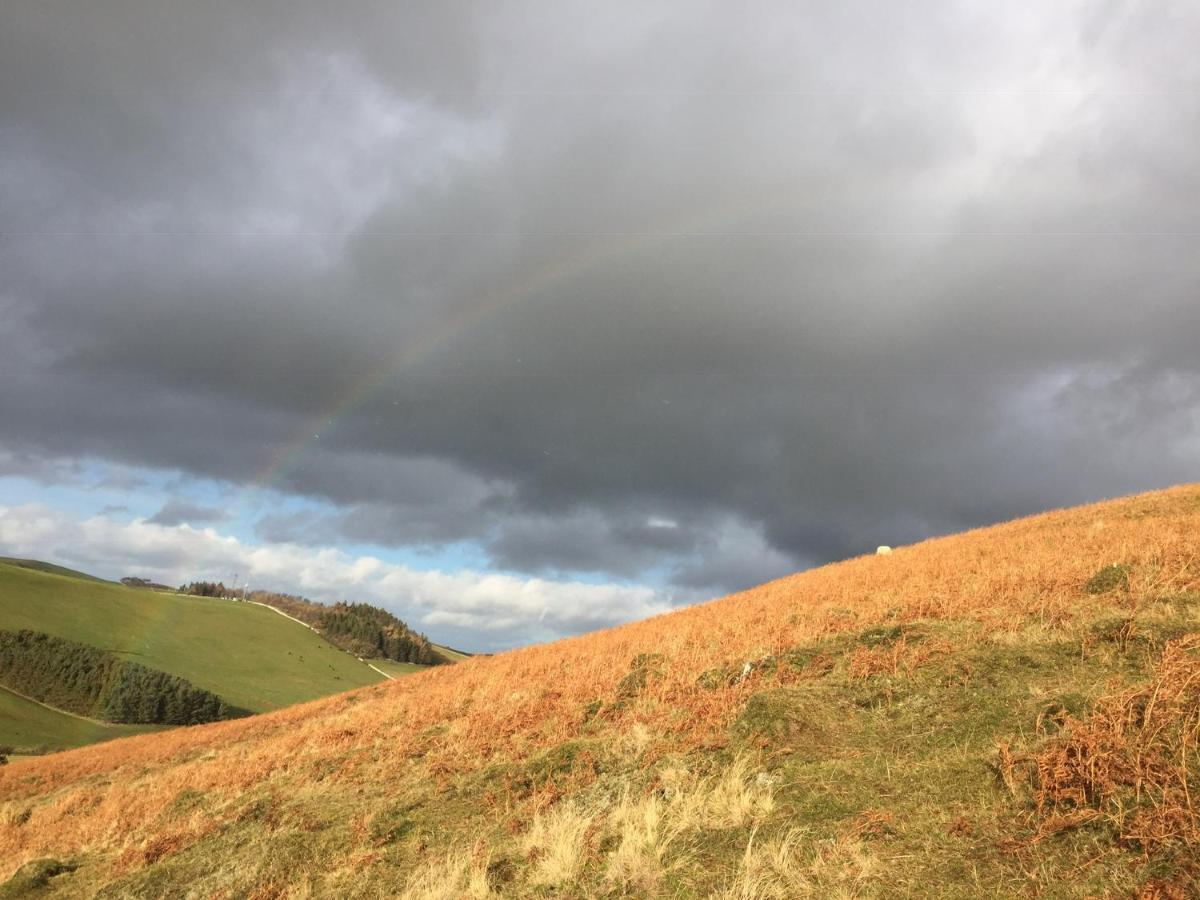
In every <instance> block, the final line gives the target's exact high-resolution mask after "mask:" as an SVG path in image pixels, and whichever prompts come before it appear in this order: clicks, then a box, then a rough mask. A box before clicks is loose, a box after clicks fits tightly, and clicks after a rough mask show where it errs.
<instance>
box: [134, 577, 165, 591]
mask: <svg viewBox="0 0 1200 900" xmlns="http://www.w3.org/2000/svg"><path fill="white" fill-rule="evenodd" d="M121 584H123V585H125V587H131V588H147V589H149V590H154V591H169V590H172V588H171V587H170V586H169V585H166V584H159V583H158V582H157V581H151V580H150V579H149V578H138V577H137V576H135V575H129V576H127V577H125V578H122V579H121Z"/></svg>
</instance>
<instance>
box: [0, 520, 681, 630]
mask: <svg viewBox="0 0 1200 900" xmlns="http://www.w3.org/2000/svg"><path fill="white" fill-rule="evenodd" d="M0 553H3V554H5V555H10V556H20V557H31V558H37V559H46V560H51V561H53V562H56V563H63V564H66V565H70V566H77V567H79V568H81V569H83V570H85V571H90V572H94V573H97V574H103V575H111V576H113V577H118V576H121V575H126V574H137V575H140V576H142V577H149V578H152V579H153V580H156V581H162V582H165V583H168V584H177V583H180V582H184V581H189V580H199V579H204V580H223V581H225V582H226V583H229V582H230V581H231V579H232V576H233V574H234V573H238V575H239V576H240V577H239V581H243V580H248V581H249V583H250V585H251V588H254V587H261V588H264V589H271V590H279V591H287V592H292V593H299V594H303V595H305V596H308V597H313V598H315V599H322V600H335V599H349V600H360V601H366V602H371V603H376V604H380V605H382V606H384V607H387V608H388V609H390V610H392V611H394V612H395V613H396V614H397V615H399V616H400V617H401V618H404V619H405V620H406V621H408V622H410V624H412V625H414V626H415V627H417V628H419V629H427V630H428V631H429V632H431V633H432V635H433V636H434V637H435V638H438V639H441V640H445V641H447V642H454V641H463V640H464V639H465V642H467V643H470V644H471V646H470V647H468V649H494V648H502V647H507V646H512V645H516V644H525V643H530V642H533V641H540V640H550V639H554V638H556V637H562V636H565V635H569V634H575V633H579V632H582V631H587V630H591V629H595V628H603V627H607V626H611V625H616V624H619V623H621V622H625V621H630V620H633V619H639V618H644V617H646V616H650V615H654V614H656V613H660V612H664V611H665V610H667V609H669V608H670V604H669V602H668V599H667V597H666V596H665V595H664V594H662V593H661V592H660V591H657V590H655V589H654V588H650V587H640V586H632V587H630V586H621V585H608V584H587V583H583V582H578V581H555V580H548V579H542V578H518V577H514V576H512V575H506V574H496V573H484V572H474V571H459V572H440V571H421V570H418V569H413V568H410V567H408V566H403V565H397V564H394V563H388V562H384V561H383V560H380V559H376V558H374V557H369V556H364V557H354V556H350V555H349V554H347V553H345V552H343V551H341V550H337V549H334V548H325V549H313V548H310V547H301V546H298V545H296V544H287V543H270V544H261V545H257V546H255V545H249V544H246V543H243V542H241V541H239V540H238V539H237V538H234V537H230V536H227V535H221V534H219V533H217V531H216V530H214V529H212V528H202V529H200V528H193V527H192V526H190V525H186V524H183V525H174V526H167V525H160V524H155V523H153V522H150V521H147V520H144V519H139V520H135V521H133V522H122V521H118V520H116V519H112V518H108V517H105V516H94V517H92V518H88V519H85V520H82V521H81V520H78V519H75V518H73V517H72V516H70V515H68V514H67V513H65V512H63V511H61V510H57V509H53V508H51V507H48V506H44V505H41V504H27V505H23V506H0ZM479 641H484V642H487V644H488V646H487V647H478V642H479Z"/></svg>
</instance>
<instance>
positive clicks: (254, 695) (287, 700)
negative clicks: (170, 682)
mask: <svg viewBox="0 0 1200 900" xmlns="http://www.w3.org/2000/svg"><path fill="white" fill-rule="evenodd" d="M54 568H56V567H54ZM21 629H29V630H32V631H36V632H41V633H45V634H49V635H51V636H53V637H57V638H63V639H66V640H68V641H74V642H77V643H79V644H85V645H89V646H92V647H96V648H98V649H100V650H103V651H110V652H111V653H113V654H115V655H116V656H118V657H120V658H123V659H127V660H130V661H132V662H136V663H139V664H141V665H142V666H146V667H148V668H150V669H155V670H159V671H162V672H165V673H168V674H170V675H174V676H177V677H179V678H182V679H185V680H186V681H188V682H191V683H192V684H193V685H196V686H197V687H199V688H202V689H204V690H207V691H211V692H212V693H214V694H216V695H217V696H219V697H221V698H222V699H223V700H225V701H227V702H228V703H230V704H232V705H233V706H236V707H240V708H242V709H247V710H251V711H254V712H262V711H266V710H270V709H278V708H280V707H283V706H288V705H290V704H293V703H299V702H304V701H307V700H312V699H314V698H317V697H322V696H327V695H329V694H333V693H337V692H340V691H344V690H347V689H349V688H354V687H362V686H365V685H369V684H373V683H375V682H378V681H380V680H381V677H380V675H379V674H378V673H377V672H375V671H373V670H372V669H371V668H370V667H368V666H366V665H364V664H363V663H362V662H359V661H358V660H356V659H355V658H354V657H352V656H350V655H349V654H346V653H343V652H342V651H340V650H338V649H337V648H335V647H333V646H331V645H330V644H329V643H328V642H327V641H325V640H323V639H322V638H321V637H319V636H318V635H316V634H314V633H313V632H312V631H310V630H309V629H307V628H305V627H304V626H302V625H299V624H297V623H295V622H292V621H289V620H288V619H287V618H286V617H284V616H281V615H278V614H277V613H275V612H273V611H272V610H270V609H266V608H264V607H261V606H255V605H253V604H241V603H232V602H229V601H225V600H214V599H210V598H203V597H187V596H183V595H176V594H165V593H159V592H154V591H147V590H141V589H137V588H129V587H125V586H122V585H118V584H113V583H110V582H102V581H99V580H98V579H85V578H79V577H74V576H67V575H60V574H53V573H51V572H49V571H39V570H37V569H33V568H29V567H18V566H12V565H7V564H0V631H19V630H21ZM6 704H7V706H6V713H5V714H4V715H2V716H0V745H13V746H18V747H28V746H35V747H36V746H41V745H42V744H45V745H48V746H52V747H53V746H68V745H71V744H73V743H78V742H81V741H82V740H83V739H88V740H90V739H94V738H95V737H96V736H107V735H109V734H113V733H118V732H114V731H112V730H111V729H108V728H102V729H99V730H97V729H80V728H79V727H78V726H77V725H75V724H73V723H71V722H63V723H61V727H59V728H57V729H55V728H50V729H49V731H47V729H46V728H45V727H44V725H41V726H37V728H36V729H35V730H33V731H31V730H30V729H29V728H27V727H26V724H30V723H23V720H22V718H21V717H18V716H17V710H16V707H17V706H20V704H18V703H16V701H15V700H11V699H10V700H7V701H6ZM47 713H49V710H42V711H39V712H37V713H36V714H35V715H36V717H37V718H38V719H39V720H42V719H45V718H46V714H47ZM50 715H52V714H50ZM35 731H38V732H40V733H55V732H56V731H57V732H58V733H60V734H61V735H62V736H63V737H64V738H67V737H68V736H74V738H72V739H64V740H62V741H61V742H59V741H49V740H48V741H44V742H37V743H32V744H31V743H29V742H28V740H29V734H33V733H35Z"/></svg>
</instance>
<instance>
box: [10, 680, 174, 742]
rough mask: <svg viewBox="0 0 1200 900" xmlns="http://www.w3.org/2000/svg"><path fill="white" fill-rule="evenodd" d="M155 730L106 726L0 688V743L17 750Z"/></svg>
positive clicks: (146, 727) (125, 726)
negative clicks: (50, 707) (49, 707)
mask: <svg viewBox="0 0 1200 900" xmlns="http://www.w3.org/2000/svg"><path fill="white" fill-rule="evenodd" d="M155 730H156V726H153V725H106V724H101V723H99V722H91V721H89V720H87V719H80V718H76V717H75V716H70V715H67V714H66V713H63V712H58V711H56V710H53V709H47V708H46V707H44V706H41V705H39V704H37V703H34V702H33V701H32V700H26V699H25V698H24V697H18V696H17V695H16V694H13V693H10V692H8V691H6V690H4V689H3V688H0V745H3V746H6V747H14V748H16V749H17V750H31V749H39V748H63V747H79V746H82V745H83V744H94V743H96V742H97V741H107V740H109V739H110V738H118V737H125V736H126V735H130V734H142V733H144V732H147V731H155Z"/></svg>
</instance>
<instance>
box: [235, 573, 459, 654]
mask: <svg viewBox="0 0 1200 900" xmlns="http://www.w3.org/2000/svg"><path fill="white" fill-rule="evenodd" d="M249 599H250V600H255V601H257V602H259V603H265V604H267V605H268V606H273V607H275V608H276V609H278V610H280V611H281V612H285V613H287V614H288V615H289V616H292V617H294V618H297V619H299V620H300V621H301V622H304V623H305V624H307V625H311V626H312V627H313V628H315V629H317V631H319V632H321V634H322V635H324V636H325V638H326V639H327V640H328V641H329V642H330V643H331V644H333V645H334V646H336V647H340V648H341V649H343V650H346V651H348V652H350V653H353V654H354V655H355V656H362V657H372V658H376V659H378V658H383V659H393V660H396V661H397V662H407V663H416V664H418V665H422V666H436V665H439V664H440V663H444V662H445V661H446V660H445V659H444V658H443V657H442V656H440V655H439V654H438V653H437V652H436V651H435V650H434V649H433V645H432V644H431V643H429V638H427V637H425V635H423V634H418V633H417V632H415V631H413V630H412V629H411V628H409V627H408V626H407V625H406V624H404V622H402V621H401V620H400V619H397V618H396V617H395V616H393V615H392V614H391V613H390V612H388V611H387V610H385V609H380V608H379V607H377V606H371V605H370V604H369V603H335V604H334V605H333V606H326V605H325V604H324V603H316V602H314V601H312V600H309V599H307V598H305V597H297V596H295V595H293V594H278V593H275V592H273V591H253V592H251V593H250V595H249Z"/></svg>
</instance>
